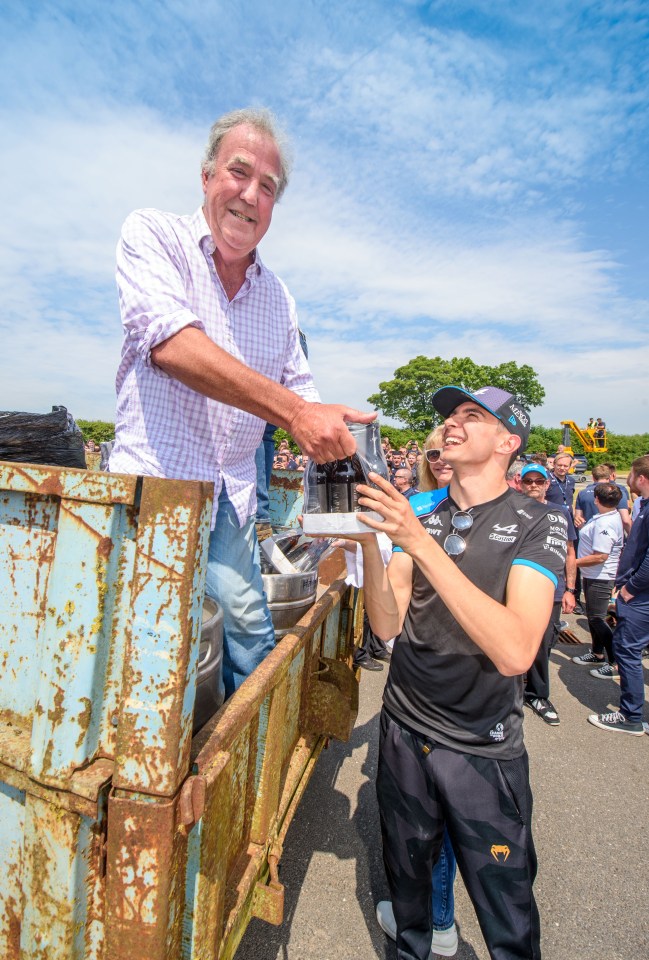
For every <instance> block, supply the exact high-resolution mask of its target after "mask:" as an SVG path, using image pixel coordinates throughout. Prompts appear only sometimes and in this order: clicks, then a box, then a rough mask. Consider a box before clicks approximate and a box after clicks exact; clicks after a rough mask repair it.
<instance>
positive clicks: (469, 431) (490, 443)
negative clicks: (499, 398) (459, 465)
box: [442, 402, 500, 464]
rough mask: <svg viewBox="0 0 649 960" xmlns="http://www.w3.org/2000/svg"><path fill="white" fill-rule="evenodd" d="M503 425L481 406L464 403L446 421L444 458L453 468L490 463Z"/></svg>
mask: <svg viewBox="0 0 649 960" xmlns="http://www.w3.org/2000/svg"><path fill="white" fill-rule="evenodd" d="M499 428H500V421H499V420H498V419H497V418H496V417H494V416H493V414H491V413H489V411H488V410H485V409H484V408H483V407H481V406H479V404H477V403H473V402H467V403H461V404H460V405H459V406H457V407H456V408H455V410H454V411H453V413H451V414H450V415H449V416H448V417H447V418H446V420H445V421H444V432H443V452H442V456H443V457H444V459H445V460H447V461H448V463H450V464H454V463H456V462H458V461H463V460H464V461H466V462H469V461H473V460H474V459H477V460H483V459H487V458H488V457H489V456H491V454H492V453H493V451H494V448H495V445H496V441H497V436H496V434H497V432H498V430H499Z"/></svg>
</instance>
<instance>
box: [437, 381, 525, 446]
mask: <svg viewBox="0 0 649 960" xmlns="http://www.w3.org/2000/svg"><path fill="white" fill-rule="evenodd" d="M468 400H473V402H474V403H477V404H479V406H481V407H483V408H484V409H485V410H487V411H488V412H489V413H491V414H493V416H494V417H496V418H497V419H498V420H500V422H501V423H502V424H503V426H505V427H507V429H508V430H509V432H510V433H513V434H514V435H515V436H517V437H520V438H521V445H520V447H519V448H518V452H519V453H522V452H523V450H524V449H525V447H526V445H527V438H528V437H529V435H530V426H531V424H530V415H529V413H528V412H527V410H525V408H524V407H522V406H521V404H520V403H519V402H518V400H517V399H516V397H515V396H514V395H513V394H511V393H507V391H506V390H501V389H500V388H499V387H480V389H479V390H474V392H473V393H469V391H468V390H465V389H464V388H463V387H440V389H439V390H438V391H437V392H436V393H434V394H433V406H434V407H435V409H436V410H437V412H438V413H441V415H442V416H443V417H448V416H450V415H451V413H452V412H453V411H454V410H455V408H456V407H458V406H459V405H460V404H461V403H466V402H467V401H468Z"/></svg>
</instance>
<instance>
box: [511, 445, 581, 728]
mask: <svg viewBox="0 0 649 960" xmlns="http://www.w3.org/2000/svg"><path fill="white" fill-rule="evenodd" d="M549 486H550V475H549V473H548V471H547V470H546V469H545V467H544V466H543V465H542V464H540V463H528V464H526V465H525V466H524V467H523V469H522V470H521V490H522V492H523V493H524V494H525V496H526V497H531V499H532V500H536V502H537V503H547V499H546V494H547V491H548V487H549ZM552 510H553V511H554V512H556V513H560V514H563V516H564V517H565V519H566V523H567V525H568V526H567V531H568V545H567V551H566V566H565V570H564V571H563V572H562V574H561V577H560V578H559V583H558V584H557V587H556V590H555V591H554V604H553V606H552V613H551V614H550V619H549V621H548V625H547V627H546V629H545V633H544V634H543V639H542V640H541V646H540V647H539V649H538V651H537V654H536V656H535V658H534V663H533V664H532V666H531V667H530V668H529V670H528V671H527V676H526V678H525V699H524V701H523V703H524V704H525V706H526V707H529V708H530V710H533V711H534V713H535V714H536V715H537V716H539V717H540V718H541V719H542V720H545V722H546V723H548V724H549V725H550V726H552V727H556V726H558V724H559V723H560V718H559V714H558V712H557V708H556V707H555V706H554V704H553V703H552V701H551V700H550V663H549V660H550V650H551V649H552V644H553V643H554V639H555V637H556V635H557V631H558V630H559V629H561V628H560V627H558V626H557V624H558V622H559V616H560V614H561V613H572V611H573V610H574V609H575V593H576V589H575V580H576V577H577V555H576V552H575V544H576V542H577V532H576V530H575V527H574V524H573V522H572V517H571V516H570V511H569V510H568V508H567V507H564V506H563V504H558V503H554V504H552Z"/></svg>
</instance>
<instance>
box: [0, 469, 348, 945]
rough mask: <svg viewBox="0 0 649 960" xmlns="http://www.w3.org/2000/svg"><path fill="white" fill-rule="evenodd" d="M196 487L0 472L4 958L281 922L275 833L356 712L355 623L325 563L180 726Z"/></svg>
mask: <svg viewBox="0 0 649 960" xmlns="http://www.w3.org/2000/svg"><path fill="white" fill-rule="evenodd" d="M297 484H298V480H297V479H296V481H295V485H296V489H297ZM289 485H290V484H289ZM211 496H212V488H211V485H209V484H205V483H199V482H196V483H192V482H186V481H175V480H158V479H155V478H138V477H127V476H121V475H113V474H98V473H88V472H86V471H83V470H72V469H60V468H54V467H36V466H30V465H26V464H13V463H0V587H1V593H0V598H1V599H0V658H1V663H2V669H1V670H0V862H2V864H3V870H2V874H0V957H2V958H3V960H181V958H182V960H230V958H232V957H233V956H234V954H235V952H236V949H237V946H238V943H239V941H240V939H241V936H242V935H243V932H244V930H245V927H246V925H247V923H248V921H249V920H250V918H251V917H252V916H255V917H260V918H262V919H264V920H267V921H268V922H270V923H275V924H278V923H281V922H282V916H283V887H282V885H281V883H280V880H279V874H278V866H279V861H280V858H281V853H282V845H283V841H284V838H285V835H286V831H287V829H288V826H289V824H290V822H291V819H292V817H293V814H294V812H295V810H296V808H297V806H298V804H299V802H300V798H301V796H302V794H303V792H304V789H305V787H306V784H307V782H308V779H309V777H310V774H311V771H312V769H313V766H314V764H315V762H316V761H317V758H318V755H319V753H320V751H321V749H322V747H323V745H324V743H325V742H326V739H327V738H328V737H338V738H341V739H347V738H348V737H349V735H350V733H351V729H352V727H353V724H354V720H355V717H356V711H357V707H358V685H357V680H356V677H355V674H354V672H353V669H352V660H351V655H352V652H353V644H354V638H355V636H358V633H359V628H360V617H361V615H362V614H361V611H360V610H359V609H358V606H359V604H358V602H357V599H358V598H357V597H356V595H355V591H353V589H352V588H349V587H347V586H346V585H345V583H344V579H343V569H344V564H343V563H342V562H341V557H340V556H336V555H334V556H333V557H332V558H331V559H330V560H329V561H327V564H326V565H325V569H324V570H323V571H322V576H321V584H320V589H319V597H318V599H317V601H316V603H315V606H314V607H312V608H311V610H309V611H308V613H307V614H306V615H305V617H303V619H302V620H301V621H300V623H299V624H298V625H297V627H296V628H295V629H294V631H293V632H292V633H290V634H289V635H288V636H286V637H285V638H284V639H283V640H282V641H281V643H278V645H277V647H276V648H275V650H274V651H273V652H272V653H271V654H270V656H268V657H267V658H266V660H265V661H264V663H262V664H261V666H260V667H259V668H258V669H257V670H256V671H255V673H254V674H253V675H252V676H251V677H249V678H248V680H246V682H245V683H244V684H243V685H242V686H241V688H240V689H239V690H238V691H237V693H236V694H235V695H234V696H233V697H232V698H231V699H230V700H229V701H227V702H226V703H225V704H224V706H223V707H222V708H221V709H220V710H219V712H218V713H217V714H216V715H215V716H214V717H213V718H212V719H211V720H210V721H209V722H208V723H207V725H206V726H205V727H204V728H203V729H202V730H201V731H199V733H198V734H197V735H196V736H195V737H193V738H192V716H193V708H194V696H195V686H196V671H197V662H198V638H199V634H200V626H201V612H202V598H203V592H204V585H205V568H206V554H207V540H208V536H209V518H210V511H211ZM281 499H282V502H283V503H284V504H285V505H286V509H287V511H288V510H289V509H290V510H293V511H294V509H295V501H296V495H295V491H287V490H284V491H283V492H282V497H281Z"/></svg>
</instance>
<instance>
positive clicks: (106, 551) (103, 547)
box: [97, 537, 114, 560]
mask: <svg viewBox="0 0 649 960" xmlns="http://www.w3.org/2000/svg"><path fill="white" fill-rule="evenodd" d="M113 547H114V543H113V541H112V540H111V538H110V537H102V538H101V540H100V541H99V543H98V544H97V554H98V555H99V557H100V558H101V559H102V560H109V559H110V554H111V551H112V549H113Z"/></svg>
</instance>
